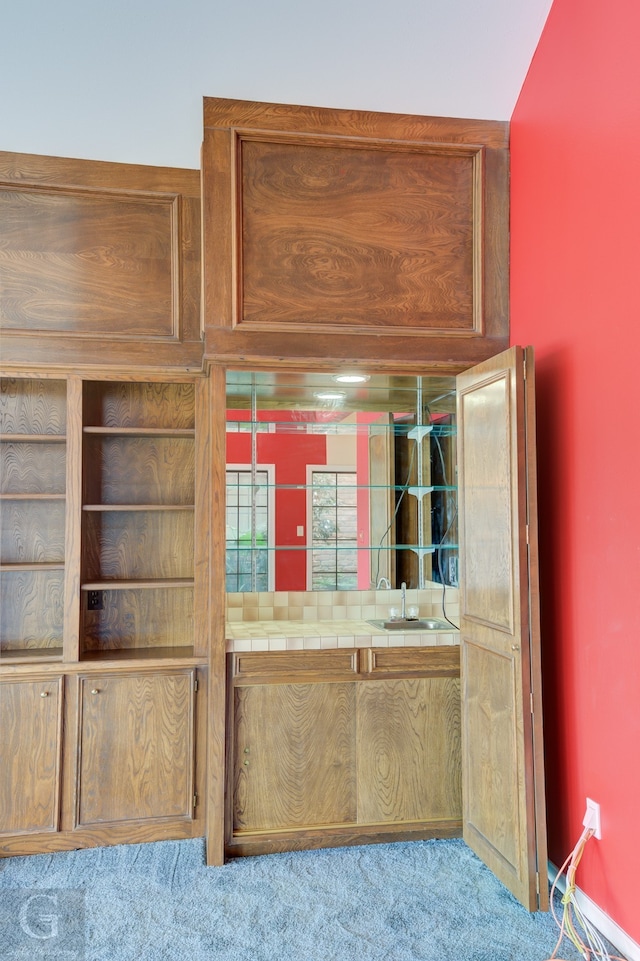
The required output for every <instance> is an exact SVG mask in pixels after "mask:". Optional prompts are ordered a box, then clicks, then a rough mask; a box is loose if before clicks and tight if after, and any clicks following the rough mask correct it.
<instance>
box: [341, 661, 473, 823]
mask: <svg viewBox="0 0 640 961" xmlns="http://www.w3.org/2000/svg"><path fill="white" fill-rule="evenodd" d="M357 689H358V702H357V703H358V726H357V765H358V768H357V769H358V823H359V824H385V823H391V824H394V823H398V822H419V821H424V822H443V823H444V822H451V821H456V820H458V822H459V818H460V802H461V798H460V683H459V680H458V678H457V677H450V676H445V677H413V678H387V679H384V680H366V681H361V682H359V683H358V685H357Z"/></svg>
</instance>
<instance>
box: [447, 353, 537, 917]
mask: <svg viewBox="0 0 640 961" xmlns="http://www.w3.org/2000/svg"><path fill="white" fill-rule="evenodd" d="M458 484H459V509H460V558H461V597H460V601H461V635H460V641H461V680H462V784H463V836H464V839H465V840H466V842H467V843H468V844H469V846H470V847H471V848H472V849H473V850H474V851H475V852H476V853H477V854H478V855H479V857H481V858H482V860H483V861H484V862H485V863H486V864H487V865H488V867H490V868H491V870H492V871H493V872H494V874H496V876H497V877H498V878H500V880H501V881H503V883H504V884H505V885H506V886H507V887H508V888H509V890H510V891H511V892H512V893H513V894H514V895H515V897H517V898H518V899H519V900H520V901H521V902H522V904H524V906H525V907H526V908H528V909H529V910H535V909H540V910H546V909H547V907H548V893H547V884H546V866H547V854H546V827H545V809H544V773H543V758H542V706H541V677H540V673H541V672H540V637H539V617H538V574H537V563H538V555H537V515H536V489H535V414H534V376H533V353H532V349H531V348H526V349H525V350H523V349H522V348H520V347H512V348H510V349H509V350H508V351H505V352H504V353H502V354H499V355H498V356H497V357H494V358H491V359H490V360H488V361H485V362H484V363H482V364H480V365H478V366H476V367H473V368H472V369H470V370H468V371H465V372H464V373H463V374H460V375H459V377H458ZM527 542H528V543H527Z"/></svg>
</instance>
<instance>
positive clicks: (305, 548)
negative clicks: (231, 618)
mask: <svg viewBox="0 0 640 961" xmlns="http://www.w3.org/2000/svg"><path fill="white" fill-rule="evenodd" d="M457 549H458V545H457V544H449V543H444V544H391V545H390V546H387V545H385V544H383V545H382V546H378V545H377V544H370V545H368V546H367V547H361V546H359V545H355V544H354V545H353V546H336V545H335V544H331V545H329V546H327V547H325V546H323V545H320V544H314V545H313V547H310V546H309V545H308V544H278V545H277V547H272V546H271V547H270V546H268V545H267V544H261V543H260V541H259V540H258V541H256V543H255V544H251V543H250V542H249V543H246V544H245V543H242V544H238V542H237V541H235V540H227V551H233V552H246V553H249V552H250V551H252V550H255V551H269V552H270V553H277V552H279V551H302V552H304V553H307V552H308V553H316V552H320V551H333V552H335V551H359V552H361V551H367V552H368V553H370V554H377V553H378V551H414V553H418V552H422V553H425V554H433V553H435V551H439V550H447V551H455V550H457ZM94 588H95V585H93V584H92V585H90V587H89V588H87V589H92V590H93V589H94Z"/></svg>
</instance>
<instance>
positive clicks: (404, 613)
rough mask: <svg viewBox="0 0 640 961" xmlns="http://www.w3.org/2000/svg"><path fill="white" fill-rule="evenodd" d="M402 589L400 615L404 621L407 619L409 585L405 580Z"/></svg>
mask: <svg viewBox="0 0 640 961" xmlns="http://www.w3.org/2000/svg"><path fill="white" fill-rule="evenodd" d="M400 590H401V592H402V593H401V595H400V596H401V605H400V617H401V618H402V620H403V621H406V619H407V585H406V583H405V581H403V582H402V584H401V585H400Z"/></svg>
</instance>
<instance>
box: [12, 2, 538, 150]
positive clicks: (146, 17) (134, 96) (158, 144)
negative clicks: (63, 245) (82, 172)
mask: <svg viewBox="0 0 640 961" xmlns="http://www.w3.org/2000/svg"><path fill="white" fill-rule="evenodd" d="M551 2H552V0H316V2H309V0H270V2H267V0H153V2H152V0H100V2H96V0H82V2H81V0H57V2H54V0H13V2H11V0H5V2H4V4H3V10H2V14H1V16H0V31H1V37H2V39H1V41H0V150H11V151H19V152H25V153H37V154H50V155H54V156H56V155H57V156H64V157H83V158H89V159H94V160H116V161H122V162H129V163H143V164H157V165H167V166H179V167H198V166H199V149H200V142H201V139H202V98H203V97H204V96H211V97H232V98H238V99H241V100H263V101H272V102H276V103H296V104H309V105H314V106H327V107H351V108H357V109H367V110H383V111H384V110H388V111H393V112H401V113H418V114H426V115H433V116H449V117H473V118H481V119H492V120H508V119H509V118H510V117H511V113H512V111H513V108H514V106H515V103H516V100H517V98H518V94H519V92H520V89H521V87H522V83H523V81H524V78H525V75H526V72H527V69H528V67H529V64H530V62H531V58H532V56H533V53H534V50H535V48H536V45H537V42H538V39H539V37H540V33H541V31H542V28H543V26H544V22H545V20H546V17H547V14H548V12H549V8H550V6H551Z"/></svg>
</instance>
